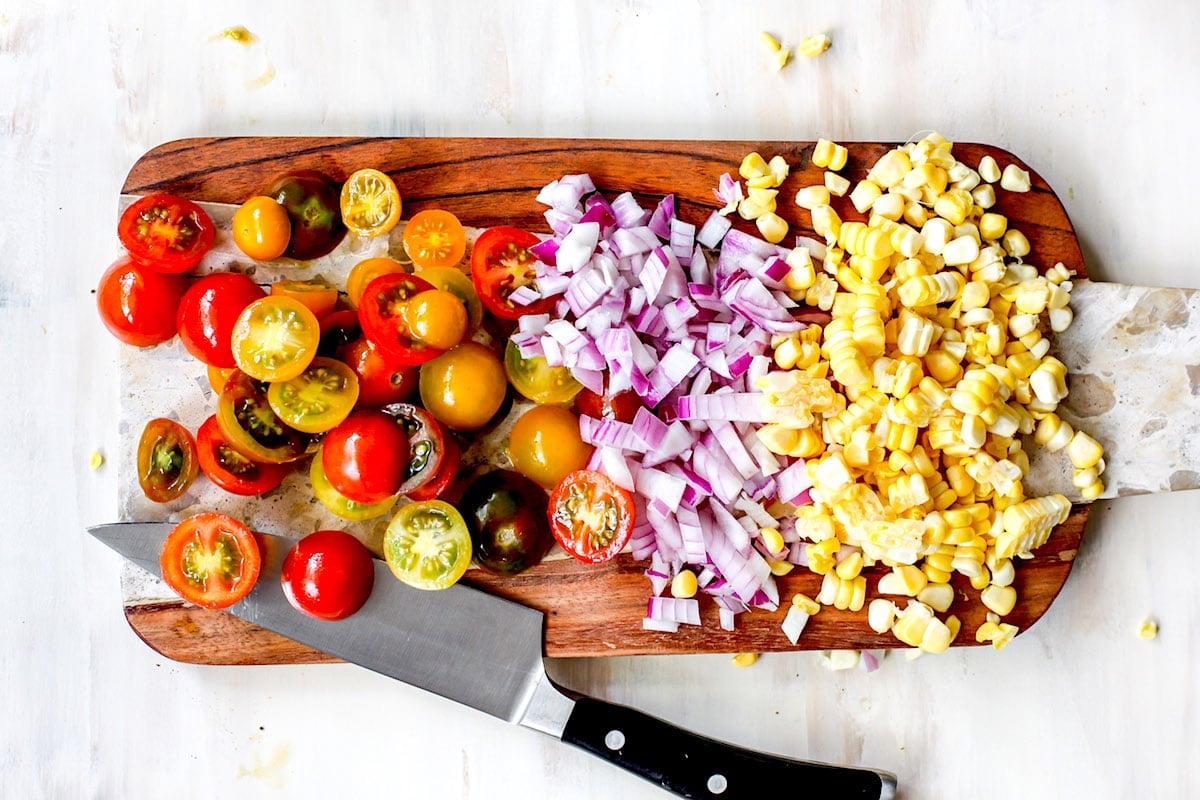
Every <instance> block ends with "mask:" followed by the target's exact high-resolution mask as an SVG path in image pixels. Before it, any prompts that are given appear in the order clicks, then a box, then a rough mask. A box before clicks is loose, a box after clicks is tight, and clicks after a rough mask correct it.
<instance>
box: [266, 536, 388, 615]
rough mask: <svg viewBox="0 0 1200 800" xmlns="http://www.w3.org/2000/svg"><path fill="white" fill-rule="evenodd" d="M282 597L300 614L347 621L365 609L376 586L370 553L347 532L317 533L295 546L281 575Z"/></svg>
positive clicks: (286, 558)
mask: <svg viewBox="0 0 1200 800" xmlns="http://www.w3.org/2000/svg"><path fill="white" fill-rule="evenodd" d="M280 581H281V582H282V584H283V594H284V596H285V597H287V599H288V602H289V603H291V604H292V605H293V606H294V607H295V608H296V609H297V610H298V611H301V612H303V613H305V614H308V615H309V616H310V617H316V618H317V619H324V620H330V621H332V620H339V619H345V618H346V617H348V616H350V615H351V614H353V613H354V612H356V611H358V610H359V609H360V608H362V607H363V604H364V603H366V602H367V598H368V597H370V596H371V589H372V588H373V587H374V586H375V561H374V560H373V559H372V558H371V551H370V550H368V549H367V548H366V546H365V545H363V543H362V542H360V541H359V540H358V539H356V538H354V537H353V536H351V535H350V534H348V533H346V532H345V531H337V530H325V531H315V532H313V533H310V534H309V535H307V536H305V537H304V538H303V539H301V540H300V541H298V542H296V544H295V545H293V546H292V549H291V550H289V551H288V553H287V555H286V556H284V559H283V570H282V573H281V575H280Z"/></svg>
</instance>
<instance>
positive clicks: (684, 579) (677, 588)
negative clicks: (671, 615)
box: [671, 569, 700, 598]
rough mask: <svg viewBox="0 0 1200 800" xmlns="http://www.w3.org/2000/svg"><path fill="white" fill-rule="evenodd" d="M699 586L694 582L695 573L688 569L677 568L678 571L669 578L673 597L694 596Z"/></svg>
mask: <svg viewBox="0 0 1200 800" xmlns="http://www.w3.org/2000/svg"><path fill="white" fill-rule="evenodd" d="M699 588H700V587H699V585H698V584H697V582H696V573H694V572H692V571H691V570H690V569H681V570H679V572H677V573H675V577H674V578H672V579H671V595H672V596H673V597H679V598H688V597H695V596H696V592H697V591H698V590H699Z"/></svg>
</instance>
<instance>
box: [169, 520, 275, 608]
mask: <svg viewBox="0 0 1200 800" xmlns="http://www.w3.org/2000/svg"><path fill="white" fill-rule="evenodd" d="M159 565H160V567H161V568H162V577H163V580H164V581H166V582H167V585H168V586H170V587H171V588H172V589H174V590H175V592H176V593H177V594H178V595H179V596H180V597H182V598H183V599H184V600H186V601H188V602H189V603H193V604H195V605H198V606H201V607H203V608H228V607H229V606H231V605H233V604H234V603H236V602H238V601H239V600H241V599H242V598H244V597H245V596H246V595H248V594H249V593H250V590H251V589H253V588H254V584H255V583H256V582H257V581H258V574H259V571H260V569H261V568H262V553H261V551H260V550H259V547H258V540H256V539H255V538H254V534H253V533H252V532H251V531H250V529H249V528H247V527H246V526H245V525H244V524H242V523H241V522H239V521H238V520H236V519H234V518H233V517H230V516H228V515H226V514H218V513H216V512H212V511H209V512H204V513H201V514H195V515H194V516H191V517H188V518H187V519H185V520H184V521H183V522H181V523H179V524H178V525H176V526H175V528H174V529H173V530H172V531H171V532H170V533H169V534H167V538H166V541H164V542H163V549H162V554H161V555H160V556H159Z"/></svg>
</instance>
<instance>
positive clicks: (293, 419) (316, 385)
mask: <svg viewBox="0 0 1200 800" xmlns="http://www.w3.org/2000/svg"><path fill="white" fill-rule="evenodd" d="M357 400H358V377H357V376H356V375H355V374H354V371H353V370H351V369H350V367H348V366H347V365H345V364H343V363H342V362H341V361H337V360H335V359H332V358H326V357H325V356H317V357H316V358H314V359H313V361H312V363H311V364H309V365H308V368H307V369H305V370H304V372H302V373H300V374H299V375H297V376H296V377H295V378H292V379H291V380H289V381H276V382H275V383H272V384H271V385H270V387H269V388H268V389H267V402H268V403H270V405H271V410H273V411H274V412H275V413H276V415H278V416H279V418H280V419H281V420H283V422H284V423H285V424H286V425H287V426H288V427H290V428H294V429H295V430H298V431H300V432H301V433H324V432H325V431H327V430H330V429H331V428H334V427H335V426H337V425H338V423H340V422H341V421H342V420H344V419H345V418H346V417H348V416H349V415H350V412H351V411H353V410H354V403H355V401H357Z"/></svg>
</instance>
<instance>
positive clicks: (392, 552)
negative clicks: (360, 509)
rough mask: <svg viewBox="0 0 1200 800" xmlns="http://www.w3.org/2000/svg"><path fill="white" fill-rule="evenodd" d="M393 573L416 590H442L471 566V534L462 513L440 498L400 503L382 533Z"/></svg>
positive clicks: (384, 549) (384, 548)
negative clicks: (399, 506)
mask: <svg viewBox="0 0 1200 800" xmlns="http://www.w3.org/2000/svg"><path fill="white" fill-rule="evenodd" d="M383 555H384V558H385V559H386V560H387V563H388V566H389V567H391V570H392V574H394V575H395V576H396V577H397V578H399V579H400V580H402V581H404V582H405V583H407V584H408V585H409V586H413V587H416V588H417V589H431V590H432V589H445V588H446V587H447V586H450V585H451V584H454V583H457V582H458V579H459V578H461V577H462V576H463V574H464V573H465V572H466V571H467V567H469V566H471V534H470V532H469V531H468V530H467V523H466V521H465V520H463V517H462V514H460V513H459V512H458V509H456V508H455V507H454V506H452V505H450V504H449V503H446V502H443V501H441V500H421V501H418V502H414V503H408V504H407V505H404V506H401V508H400V510H399V511H397V512H396V516H395V517H393V518H392V521H391V522H390V523H389V524H388V526H387V531H386V532H385V533H384V535H383Z"/></svg>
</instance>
